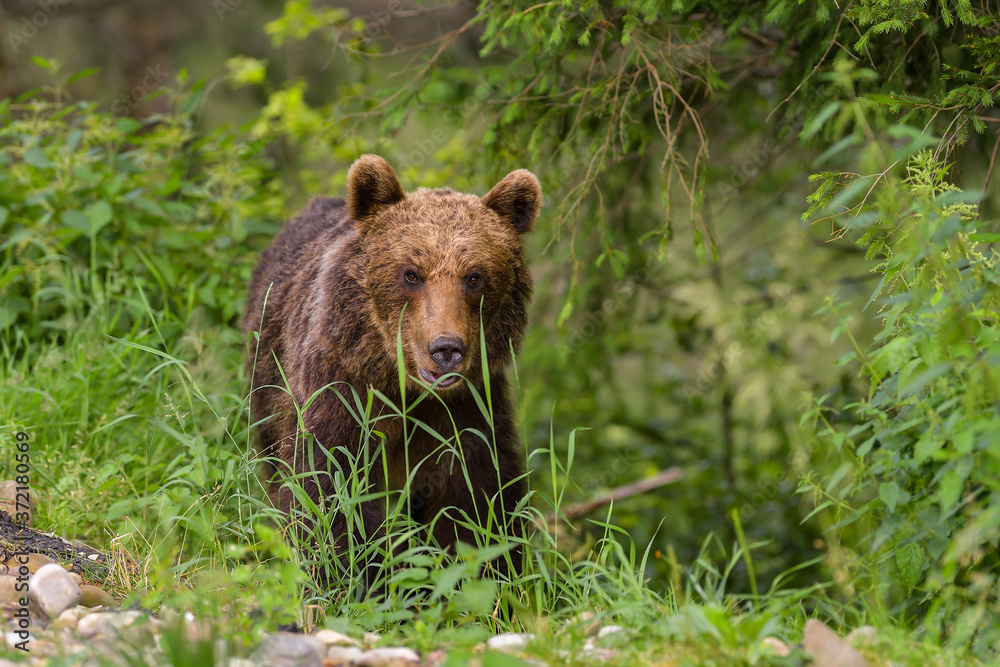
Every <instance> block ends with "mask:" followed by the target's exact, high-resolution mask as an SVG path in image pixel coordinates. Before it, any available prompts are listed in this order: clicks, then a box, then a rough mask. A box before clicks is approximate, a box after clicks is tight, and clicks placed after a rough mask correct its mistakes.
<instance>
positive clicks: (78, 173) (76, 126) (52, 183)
mask: <svg viewBox="0 0 1000 667" xmlns="http://www.w3.org/2000/svg"><path fill="white" fill-rule="evenodd" d="M39 63H40V64H41V65H42V66H44V67H45V68H47V69H50V70H53V71H54V75H55V76H56V77H57V78H58V79H57V80H58V81H59V83H58V84H57V85H55V86H52V87H50V88H49V89H47V90H45V91H41V92H39V93H36V94H34V95H30V96H26V97H24V98H22V99H20V100H18V101H11V100H5V101H3V102H2V103H0V166H2V168H0V233H2V235H3V238H4V242H3V245H2V246H0V250H2V252H3V255H2V259H0V285H2V286H3V287H4V292H3V296H2V297H0V330H8V333H10V331H16V335H17V336H18V337H20V339H21V340H22V341H23V340H40V339H45V338H49V337H53V336H54V337H56V338H57V339H58V338H60V337H64V336H65V333H66V331H67V329H69V328H71V327H73V326H75V325H76V323H77V322H79V320H80V319H81V318H82V317H83V316H85V315H86V314H87V313H88V312H90V310H91V309H93V308H94V307H95V306H97V305H98V304H102V303H112V302H113V303H114V304H115V307H116V308H118V309H119V310H120V314H121V316H122V317H121V319H120V320H119V321H118V322H117V324H116V325H115V327H113V331H118V332H121V331H127V330H128V329H129V327H130V326H131V324H132V323H133V322H134V321H135V320H136V319H139V318H142V317H143V316H144V315H145V311H146V308H147V307H151V308H152V309H153V311H154V312H156V313H157V319H158V320H159V325H160V331H161V333H162V334H163V335H164V336H165V337H166V339H167V340H172V339H174V338H175V337H176V336H177V335H179V333H180V332H181V331H183V329H184V327H185V326H186V324H187V321H188V318H189V317H190V316H191V315H192V314H193V313H194V312H195V311H196V310H200V311H202V312H204V313H206V314H207V316H208V317H209V320H210V321H219V322H225V323H233V322H234V321H235V320H236V318H237V315H238V314H239V313H240V310H241V304H242V303H243V297H244V292H245V290H246V285H247V284H248V281H249V276H250V270H251V268H252V266H253V261H254V257H255V253H254V252H252V251H251V250H250V247H249V245H248V237H249V235H251V234H254V233H257V234H260V233H264V232H267V233H270V232H271V231H273V230H274V229H275V228H276V225H275V221H276V220H280V219H281V217H282V206H283V204H284V201H283V199H282V198H281V197H279V196H278V192H277V187H276V185H277V184H276V183H275V184H272V183H271V182H269V181H270V178H271V177H272V174H271V173H270V171H269V169H268V168H267V166H266V165H265V163H264V162H263V161H262V160H261V159H254V158H253V157H248V156H247V155H246V147H245V145H244V144H242V143H240V142H238V141H236V140H235V138H234V136H233V135H232V134H231V133H228V132H225V131H216V132H211V133H207V134H206V133H202V132H199V131H198V130H197V127H196V126H197V114H196V112H197V109H198V105H199V101H200V100H201V98H202V95H203V94H204V92H205V87H204V85H203V83H198V84H195V85H194V86H192V87H191V88H190V90H187V91H182V92H168V93H166V94H167V95H169V96H170V97H171V99H172V103H173V104H174V106H175V107H176V113H171V114H167V115H159V116H152V117H150V118H148V119H146V120H144V121H138V120H135V119H132V118H122V117H117V116H115V115H113V114H111V113H108V112H106V111H101V110H99V109H98V108H97V106H96V105H95V104H93V103H88V102H78V103H73V104H68V103H66V104H64V103H62V102H61V101H60V95H59V91H60V90H61V89H62V87H64V86H65V85H66V84H67V83H69V82H72V81H73V80H74V79H75V78H77V77H68V78H63V77H60V75H59V74H58V71H57V70H56V68H55V66H54V65H53V64H52V63H50V62H48V61H44V60H41V59H39ZM84 74H86V72H85V73H84ZM178 83H179V84H180V85H181V86H183V85H184V75H183V74H182V75H181V77H180V78H179V81H178ZM140 292H141V293H144V294H146V295H148V296H149V298H150V299H152V302H151V303H150V304H145V303H143V299H142V298H141V297H140Z"/></svg>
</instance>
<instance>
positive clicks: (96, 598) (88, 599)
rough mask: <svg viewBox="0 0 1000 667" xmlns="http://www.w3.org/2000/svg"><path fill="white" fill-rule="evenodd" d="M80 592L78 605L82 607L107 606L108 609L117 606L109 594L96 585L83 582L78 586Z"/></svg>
mask: <svg viewBox="0 0 1000 667" xmlns="http://www.w3.org/2000/svg"><path fill="white" fill-rule="evenodd" d="M80 592H81V593H82V597H81V598H80V605H81V606H83V607H107V608H108V609H112V608H113V607H116V606H117V605H116V604H115V599H114V598H113V597H111V594H110V593H108V592H107V591H105V590H104V589H102V588H98V587H97V586H91V585H90V584H84V585H83V586H81V587H80Z"/></svg>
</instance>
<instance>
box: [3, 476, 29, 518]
mask: <svg viewBox="0 0 1000 667" xmlns="http://www.w3.org/2000/svg"><path fill="white" fill-rule="evenodd" d="M25 496H28V498H27V501H28V506H27V508H26V507H25V506H24V505H25ZM18 500H19V499H18V497H17V482H16V481H14V480H12V479H8V480H5V481H3V482H0V510H4V511H5V512H7V514H10V516H11V518H12V519H15V520H16V518H17V513H18V512H25V511H27V513H28V520H27V521H25V522H24V525H26V526H28V527H29V528H30V527H31V520H32V516H33V515H34V513H35V507H37V506H38V498H37V494H36V492H34V491H31V492H25V491H22V492H21V497H20V501H21V506H20V507H18V506H17V501H18Z"/></svg>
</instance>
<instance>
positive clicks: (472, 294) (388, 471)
mask: <svg viewBox="0 0 1000 667" xmlns="http://www.w3.org/2000/svg"><path fill="white" fill-rule="evenodd" d="M540 205H541V187H540V186H539V183H538V179H537V178H535V176H534V175H533V174H532V173H531V172H529V171H525V170H523V169H522V170H518V171H514V172H512V173H510V174H508V175H507V176H506V177H505V178H504V179H503V180H502V181H500V183H498V184H497V185H496V186H495V187H494V188H493V189H492V190H490V192H489V193H488V194H486V195H485V196H483V197H477V196H474V195H469V194H462V193H458V192H453V191H451V190H448V189H436V190H429V189H424V188H421V189H419V190H417V191H416V192H412V193H410V194H406V193H404V192H403V189H402V188H401V187H400V185H399V181H398V180H397V179H396V175H395V173H394V172H393V170H392V168H391V167H390V166H389V164H388V163H387V162H386V161H385V160H383V159H382V158H380V157H377V156H375V155H365V156H362V157H361V158H360V159H358V160H357V161H356V162H355V163H354V164H353V165H352V166H351V168H350V171H349V172H348V176H347V202H346V203H345V202H344V201H343V200H341V199H332V198H316V199H313V200H312V201H311V202H310V203H309V204H308V205H307V206H306V207H305V209H304V210H303V211H302V212H301V213H299V215H298V216H297V217H295V218H294V219H293V220H292V221H291V222H289V223H288V225H287V226H286V228H285V229H284V231H282V232H281V234H279V235H278V237H277V238H276V239H275V241H274V243H273V244H272V245H271V246H270V247H269V248H268V249H267V250H266V251H265V252H264V254H263V256H262V257H261V261H260V264H259V265H258V266H257V268H256V270H255V271H254V274H253V280H252V282H251V286H250V296H249V300H248V302H247V310H246V317H245V319H244V332H245V334H246V335H247V337H248V342H249V363H248V370H249V373H250V375H251V378H252V382H251V412H252V415H253V419H254V420H255V421H256V422H257V423H258V426H257V428H258V433H259V437H260V446H261V452H262V454H263V455H264V456H267V457H273V460H278V461H280V464H279V465H278V466H277V467H278V468H281V469H283V470H279V471H278V474H277V475H272V478H271V487H270V492H271V497H272V501H273V502H275V504H276V505H278V506H280V508H281V509H282V510H283V511H284V512H285V513H290V514H298V512H295V508H296V507H299V506H300V505H301V504H302V503H300V502H298V501H297V500H296V499H295V498H294V494H293V489H292V486H291V483H289V480H288V478H289V476H291V479H292V483H294V484H298V485H299V486H300V487H301V489H302V490H304V492H305V493H307V494H308V496H309V498H310V499H311V500H312V502H314V503H317V504H321V503H322V502H323V501H326V502H327V503H328V504H327V506H326V508H325V511H327V512H332V513H333V514H332V516H331V517H330V523H331V525H332V534H331V535H329V538H328V540H329V544H330V545H331V546H332V547H333V548H334V550H335V551H336V553H338V554H343V553H344V550H345V549H346V547H347V543H348V537H349V535H348V531H349V525H351V526H355V529H354V530H353V531H352V533H353V534H354V535H355V536H357V537H358V538H359V539H360V538H362V537H363V535H362V534H361V533H363V534H364V535H367V536H368V537H369V538H370V537H371V536H376V537H385V527H384V525H383V524H384V521H385V516H386V515H385V502H386V499H385V494H384V493H382V494H381V495H379V492H384V491H386V490H389V489H397V490H398V489H401V488H402V487H403V486H404V483H405V482H406V480H407V479H408V478H409V479H410V485H409V490H410V495H409V499H408V506H409V512H410V515H411V518H413V519H414V520H416V521H417V522H419V523H420V524H423V525H424V526H426V527H427V530H428V532H429V533H430V534H431V535H432V536H433V538H434V539H435V540H436V542H437V543H438V544H439V545H440V546H442V547H449V548H450V547H453V546H454V543H455V542H456V541H457V540H461V541H463V542H468V543H476V535H475V534H474V533H475V532H476V531H475V530H474V528H475V527H476V525H478V526H486V527H488V530H490V531H492V532H494V533H495V532H496V531H498V530H507V531H508V534H516V535H520V534H521V527H520V526H521V524H520V521H519V520H516V519H511V513H512V511H513V510H514V509H515V508H516V507H517V505H518V503H519V502H521V501H522V499H523V497H524V496H525V494H526V490H527V484H526V481H525V474H524V468H523V465H522V461H523V452H522V449H521V446H520V443H519V439H518V436H517V432H516V430H515V425H514V411H513V408H512V405H511V401H510V399H509V397H508V395H507V393H508V392H507V389H508V387H507V385H508V381H507V377H506V372H505V371H506V368H507V366H508V365H509V364H510V362H511V355H512V353H513V352H514V351H516V350H517V349H518V346H519V343H520V341H521V337H522V334H523V332H524V329H525V326H526V325H527V319H528V314H527V309H528V303H529V300H530V298H531V290H532V279H531V276H530V274H529V273H528V270H527V268H526V267H525V262H524V251H523V247H522V241H521V235H522V234H525V233H527V232H528V231H530V230H531V227H532V224H533V222H534V220H535V216H536V215H537V213H538V209H539V206H540ZM481 336H482V339H481ZM397 339H398V341H399V342H400V343H401V347H402V353H403V364H402V368H403V369H404V370H405V375H406V378H405V396H401V395H400V387H401V381H400V365H399V364H398V363H397ZM481 340H482V341H483V342H484V343H485V350H486V356H487V369H488V374H489V390H490V391H489V392H487V391H486V389H487V386H486V382H485V378H484V374H483V364H482V358H481V357H482V355H481V353H480V348H481ZM428 387H433V389H432V391H433V392H434V395H433V396H426V395H425V396H424V397H423V399H422V400H418V399H420V396H421V395H422V394H426V392H427V391H428ZM369 390H375V392H372V394H371V395H372V396H374V397H375V398H374V402H373V405H372V407H371V408H370V409H369V411H368V414H369V417H370V419H376V418H377V419H378V420H377V421H376V422H375V423H374V424H373V425H370V426H369V427H368V428H367V429H365V428H363V427H362V425H361V422H362V421H363V420H362V419H361V417H360V416H359V415H360V413H363V412H365V405H366V401H367V400H369V398H368V392H369ZM376 392H377V393H376ZM379 394H381V396H383V397H384V398H385V401H389V402H390V403H391V405H387V404H386V402H385V401H383V400H381V399H380V398H378V395H379ZM477 396H478V397H479V398H480V399H481V401H483V402H485V401H486V400H487V396H489V398H490V399H491V404H490V405H488V406H486V405H485V403H484V404H483V406H484V407H485V410H484V409H481V407H480V404H479V403H478V402H477ZM404 400H405V403H406V405H407V406H409V407H408V412H407V415H408V418H407V424H406V426H405V427H404V424H403V420H402V419H401V418H400V417H399V410H400V409H401V406H402V405H403V403H404ZM359 401H360V404H359ZM296 405H297V406H299V408H300V410H301V411H302V412H301V414H302V419H301V422H300V421H299V416H298V414H299V413H298V412H297V411H296ZM393 406H395V407H393ZM484 413H485V414H484ZM386 415H389V416H388V417H386ZM304 433H308V434H311V436H312V437H311V438H309V437H306V436H304ZM458 459H461V460H458ZM366 462H367V463H366ZM463 464H464V465H463ZM360 466H366V470H365V471H364V472H367V475H365V476H364V477H365V478H366V479H367V480H368V483H369V484H370V486H369V487H368V488H366V489H361V491H362V492H363V493H362V495H364V493H367V494H375V495H376V498H375V499H368V500H363V501H361V502H358V503H352V504H353V505H354V507H355V509H354V510H353V511H354V512H355V514H354V515H353V517H352V518H355V519H356V518H358V516H359V515H360V519H361V521H352V522H349V521H348V516H347V514H348V513H349V512H345V511H344V510H343V508H338V507H329V504H330V499H331V496H332V495H333V490H334V475H335V474H336V473H337V472H338V471H340V472H341V473H343V474H344V475H345V476H349V475H351V474H356V473H358V472H359V471H358V470H357V468H358V467H360ZM272 472H273V471H272ZM282 477H284V478H285V479H284V480H283V479H282ZM300 493H301V491H300ZM341 497H343V496H341ZM491 506H492V508H493V509H492V512H493V518H492V519H491V518H490V507H491ZM321 507H322V504H321ZM498 520H499V521H501V522H503V523H504V524H506V526H500V527H499V528H498V526H497V521H498ZM293 522H295V523H297V524H298V525H299V526H303V525H305V526H310V525H312V524H313V523H314V522H310V521H309V519H308V518H306V517H304V516H296V517H294V518H293ZM312 539H317V538H316V535H315V534H313V535H312ZM514 541H515V542H516V540H514ZM480 542H482V540H481V539H480ZM386 548H387V549H388V547H386ZM511 554H513V556H514V560H513V561H511V562H515V563H516V562H517V559H518V558H520V556H519V554H520V549H519V547H514V548H513V549H512V551H511ZM378 560H379V559H378V558H376V559H374V561H373V562H369V565H377V564H378ZM507 562H508V561H507V560H506V559H502V560H499V561H497V562H496V563H494V567H496V568H497V569H498V570H499V571H500V572H501V575H502V574H506V573H508V572H507V569H506V567H505V563H507ZM515 567H516V565H515ZM367 574H368V575H370V574H371V573H370V572H368V573H367ZM366 580H368V581H369V582H370V579H369V577H368V576H366Z"/></svg>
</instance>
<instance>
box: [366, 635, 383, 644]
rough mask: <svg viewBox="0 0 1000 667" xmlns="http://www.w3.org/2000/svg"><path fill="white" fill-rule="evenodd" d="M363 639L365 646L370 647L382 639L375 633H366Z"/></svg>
mask: <svg viewBox="0 0 1000 667" xmlns="http://www.w3.org/2000/svg"><path fill="white" fill-rule="evenodd" d="M363 639H364V642H365V646H371V645H372V644H377V643H378V640H380V639H382V636H381V635H379V633H377V632H366V633H365V635H364V637H363Z"/></svg>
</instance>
